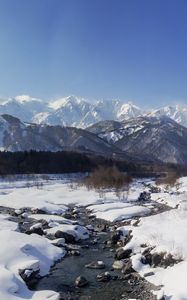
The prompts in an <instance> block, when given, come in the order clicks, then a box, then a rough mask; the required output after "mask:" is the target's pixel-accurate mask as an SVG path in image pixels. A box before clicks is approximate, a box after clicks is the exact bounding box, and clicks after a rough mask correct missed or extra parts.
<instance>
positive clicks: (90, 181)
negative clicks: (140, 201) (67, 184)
mask: <svg viewBox="0 0 187 300" xmlns="http://www.w3.org/2000/svg"><path fill="white" fill-rule="evenodd" d="M131 182H132V178H131V176H129V175H127V174H125V173H123V172H120V171H119V170H118V169H117V168H116V167H115V166H113V167H99V168H97V169H96V170H95V171H93V172H92V173H91V175H90V176H88V177H86V178H85V179H83V180H82V181H81V182H80V185H84V186H86V187H87V188H88V189H89V190H90V189H94V190H96V191H98V192H99V194H100V195H101V196H102V197H104V194H105V192H106V191H107V190H111V189H112V190H113V191H114V192H115V193H116V196H117V197H118V198H119V199H124V198H125V194H128V190H129V187H130V183H131Z"/></svg>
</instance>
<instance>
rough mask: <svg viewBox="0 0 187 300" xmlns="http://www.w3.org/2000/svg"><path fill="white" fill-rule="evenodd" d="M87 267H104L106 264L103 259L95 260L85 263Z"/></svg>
mask: <svg viewBox="0 0 187 300" xmlns="http://www.w3.org/2000/svg"><path fill="white" fill-rule="evenodd" d="M85 267H86V268H89V269H104V268H105V264H104V262H103V261H100V260H99V261H93V262H91V263H89V264H87V265H85Z"/></svg>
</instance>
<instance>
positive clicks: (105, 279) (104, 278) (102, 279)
mask: <svg viewBox="0 0 187 300" xmlns="http://www.w3.org/2000/svg"><path fill="white" fill-rule="evenodd" d="M111 279H112V276H111V275H110V273H109V272H104V273H100V274H98V275H97V281H100V282H108V281H109V280H111Z"/></svg>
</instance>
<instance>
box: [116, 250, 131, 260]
mask: <svg viewBox="0 0 187 300" xmlns="http://www.w3.org/2000/svg"><path fill="white" fill-rule="evenodd" d="M131 253H132V250H131V249H123V248H119V249H118V250H117V251H116V255H115V258H116V259H119V260H120V259H125V258H129V257H130V255H131Z"/></svg>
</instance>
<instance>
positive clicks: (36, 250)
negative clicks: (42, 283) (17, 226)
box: [0, 230, 65, 300]
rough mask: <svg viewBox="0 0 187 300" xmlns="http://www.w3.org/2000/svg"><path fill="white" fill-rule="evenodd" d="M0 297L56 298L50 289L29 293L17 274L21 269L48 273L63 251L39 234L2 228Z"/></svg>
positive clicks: (39, 299) (4, 299)
mask: <svg viewBox="0 0 187 300" xmlns="http://www.w3.org/2000/svg"><path fill="white" fill-rule="evenodd" d="M0 241H1V247H0V299H3V300H14V299H15V300H16V299H19V298H20V299H34V300H47V299H50V300H56V299H58V294H57V293H55V292H51V291H43V292H32V291H29V290H28V288H27V287H26V285H25V283H24V282H23V280H22V279H21V277H20V276H19V271H20V270H25V269H28V270H30V269H31V270H34V271H36V270H37V269H38V270H39V274H40V275H41V276H43V275H46V274H47V273H48V272H49V268H50V266H51V265H52V264H53V263H54V261H55V260H57V259H59V258H60V257H62V256H63V255H64V254H65V252H64V251H63V250H61V249H59V248H57V247H55V246H53V245H51V244H50V243H49V242H48V240H47V239H46V238H44V237H41V236H39V235H35V234H32V235H26V234H23V233H19V232H15V231H11V230H3V231H0Z"/></svg>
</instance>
